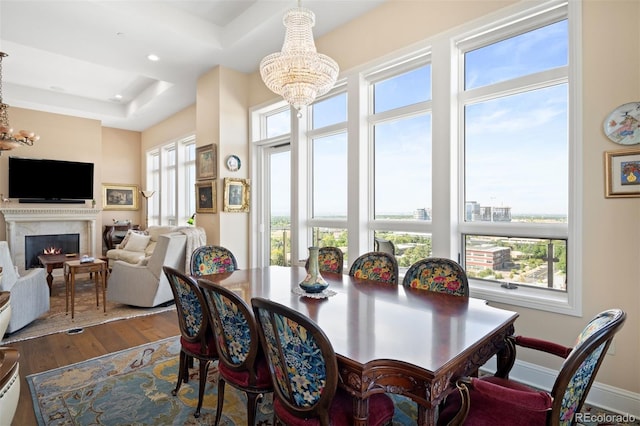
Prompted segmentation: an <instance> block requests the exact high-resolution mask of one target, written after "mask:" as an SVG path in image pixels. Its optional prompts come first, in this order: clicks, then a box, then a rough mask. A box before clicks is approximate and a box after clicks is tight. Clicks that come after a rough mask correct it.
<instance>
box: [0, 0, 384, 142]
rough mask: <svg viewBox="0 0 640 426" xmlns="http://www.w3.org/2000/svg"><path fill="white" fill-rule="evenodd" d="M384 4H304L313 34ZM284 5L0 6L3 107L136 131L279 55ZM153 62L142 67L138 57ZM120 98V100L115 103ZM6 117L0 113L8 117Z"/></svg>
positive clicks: (71, 0) (49, 1)
mask: <svg viewBox="0 0 640 426" xmlns="http://www.w3.org/2000/svg"><path fill="white" fill-rule="evenodd" d="M384 1H385V0H315V1H314V0H309V1H306V0H305V1H303V2H302V6H303V7H306V8H309V9H311V10H312V11H313V12H314V13H315V14H316V26H315V27H314V36H315V37H318V36H321V35H323V34H325V33H327V32H329V31H331V30H332V29H334V28H336V27H338V26H340V25H342V24H344V23H346V22H348V21H350V20H352V19H354V18H355V17H358V16H360V15H362V14H364V13H366V12H367V11H369V10H371V9H373V8H375V7H376V6H378V5H380V4H381V3H383V2H384ZM296 5H297V2H296V1H294V0H289V1H279V0H200V1H192V0H178V1H151V0H133V1H120V0H103V1H98V0H67V1H60V0H0V51H2V52H5V53H7V54H8V55H9V56H8V57H6V58H4V60H3V67H2V68H3V69H2V85H3V90H2V92H3V96H4V99H3V101H4V102H5V103H7V104H9V105H10V106H15V107H21V108H28V109H34V110H38V111H45V112H52V113H60V114H67V115H73V116H78V117H86V118H92V119H97V120H101V121H102V124H103V125H104V126H107V127H115V128H120V129H127V130H137V131H142V130H145V129H147V128H149V127H150V126H152V125H154V124H156V123H158V122H160V121H162V120H163V119H165V118H167V117H169V116H171V115H172V114H174V113H176V112H178V111H180V110H182V109H184V108H185V107H187V106H189V105H192V104H193V103H194V102H195V98H196V81H197V79H198V77H199V76H201V75H202V74H203V73H205V72H207V71H209V70H211V69H212V68H214V67H216V66H218V65H222V66H224V67H228V68H231V69H234V70H238V71H242V72H247V73H249V72H254V71H256V70H257V69H258V64H259V63H260V60H261V59H262V58H263V57H264V56H266V55H267V54H269V53H273V52H277V51H279V50H280V49H281V48H282V41H283V39H284V26H283V25H282V16H283V14H284V13H285V11H286V10H288V9H289V8H292V7H295V6H296ZM151 53H153V54H156V55H157V56H158V57H159V58H160V60H159V61H157V62H151V61H149V60H148V59H147V55H149V54H151ZM116 95H121V96H122V99H119V100H118V99H116V98H115V96H116ZM10 113H11V110H10V109H9V114H10Z"/></svg>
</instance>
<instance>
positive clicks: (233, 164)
mask: <svg viewBox="0 0 640 426" xmlns="http://www.w3.org/2000/svg"><path fill="white" fill-rule="evenodd" d="M226 163H227V169H229V170H230V171H232V172H237V171H238V170H240V165H241V164H240V158H238V156H237V155H230V156H228V157H227V162H226Z"/></svg>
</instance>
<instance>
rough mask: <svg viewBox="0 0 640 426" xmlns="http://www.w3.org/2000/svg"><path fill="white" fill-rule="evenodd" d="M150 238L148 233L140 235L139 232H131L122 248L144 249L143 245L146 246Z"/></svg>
mask: <svg viewBox="0 0 640 426" xmlns="http://www.w3.org/2000/svg"><path fill="white" fill-rule="evenodd" d="M150 240H151V237H150V236H148V235H141V234H137V233H135V232H132V233H131V235H129V240H128V241H127V244H126V245H125V246H124V250H126V251H144V249H145V247H147V244H149V241H150Z"/></svg>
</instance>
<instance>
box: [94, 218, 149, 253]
mask: <svg viewBox="0 0 640 426" xmlns="http://www.w3.org/2000/svg"><path fill="white" fill-rule="evenodd" d="M129 229H135V230H138V229H140V225H132V224H130V223H129V224H127V225H105V226H104V230H103V231H102V241H103V243H104V246H105V248H106V249H107V250H111V249H113V248H115V246H116V244H119V243H120V242H121V241H122V240H123V238H124V235H126V233H127V231H128V230H129ZM117 233H121V234H122V235H118V234H117Z"/></svg>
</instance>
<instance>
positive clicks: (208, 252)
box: [189, 245, 238, 277]
mask: <svg viewBox="0 0 640 426" xmlns="http://www.w3.org/2000/svg"><path fill="white" fill-rule="evenodd" d="M189 269H190V272H191V275H194V276H197V277H200V276H202V275H209V274H221V273H223V272H232V271H235V270H236V269H238V262H237V261H236V257H235V256H234V255H233V253H232V252H231V250H229V249H228V248H225V247H221V246H214V245H206V246H200V247H198V248H196V249H195V250H194V251H193V253H192V254H191V261H190V267H189Z"/></svg>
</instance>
